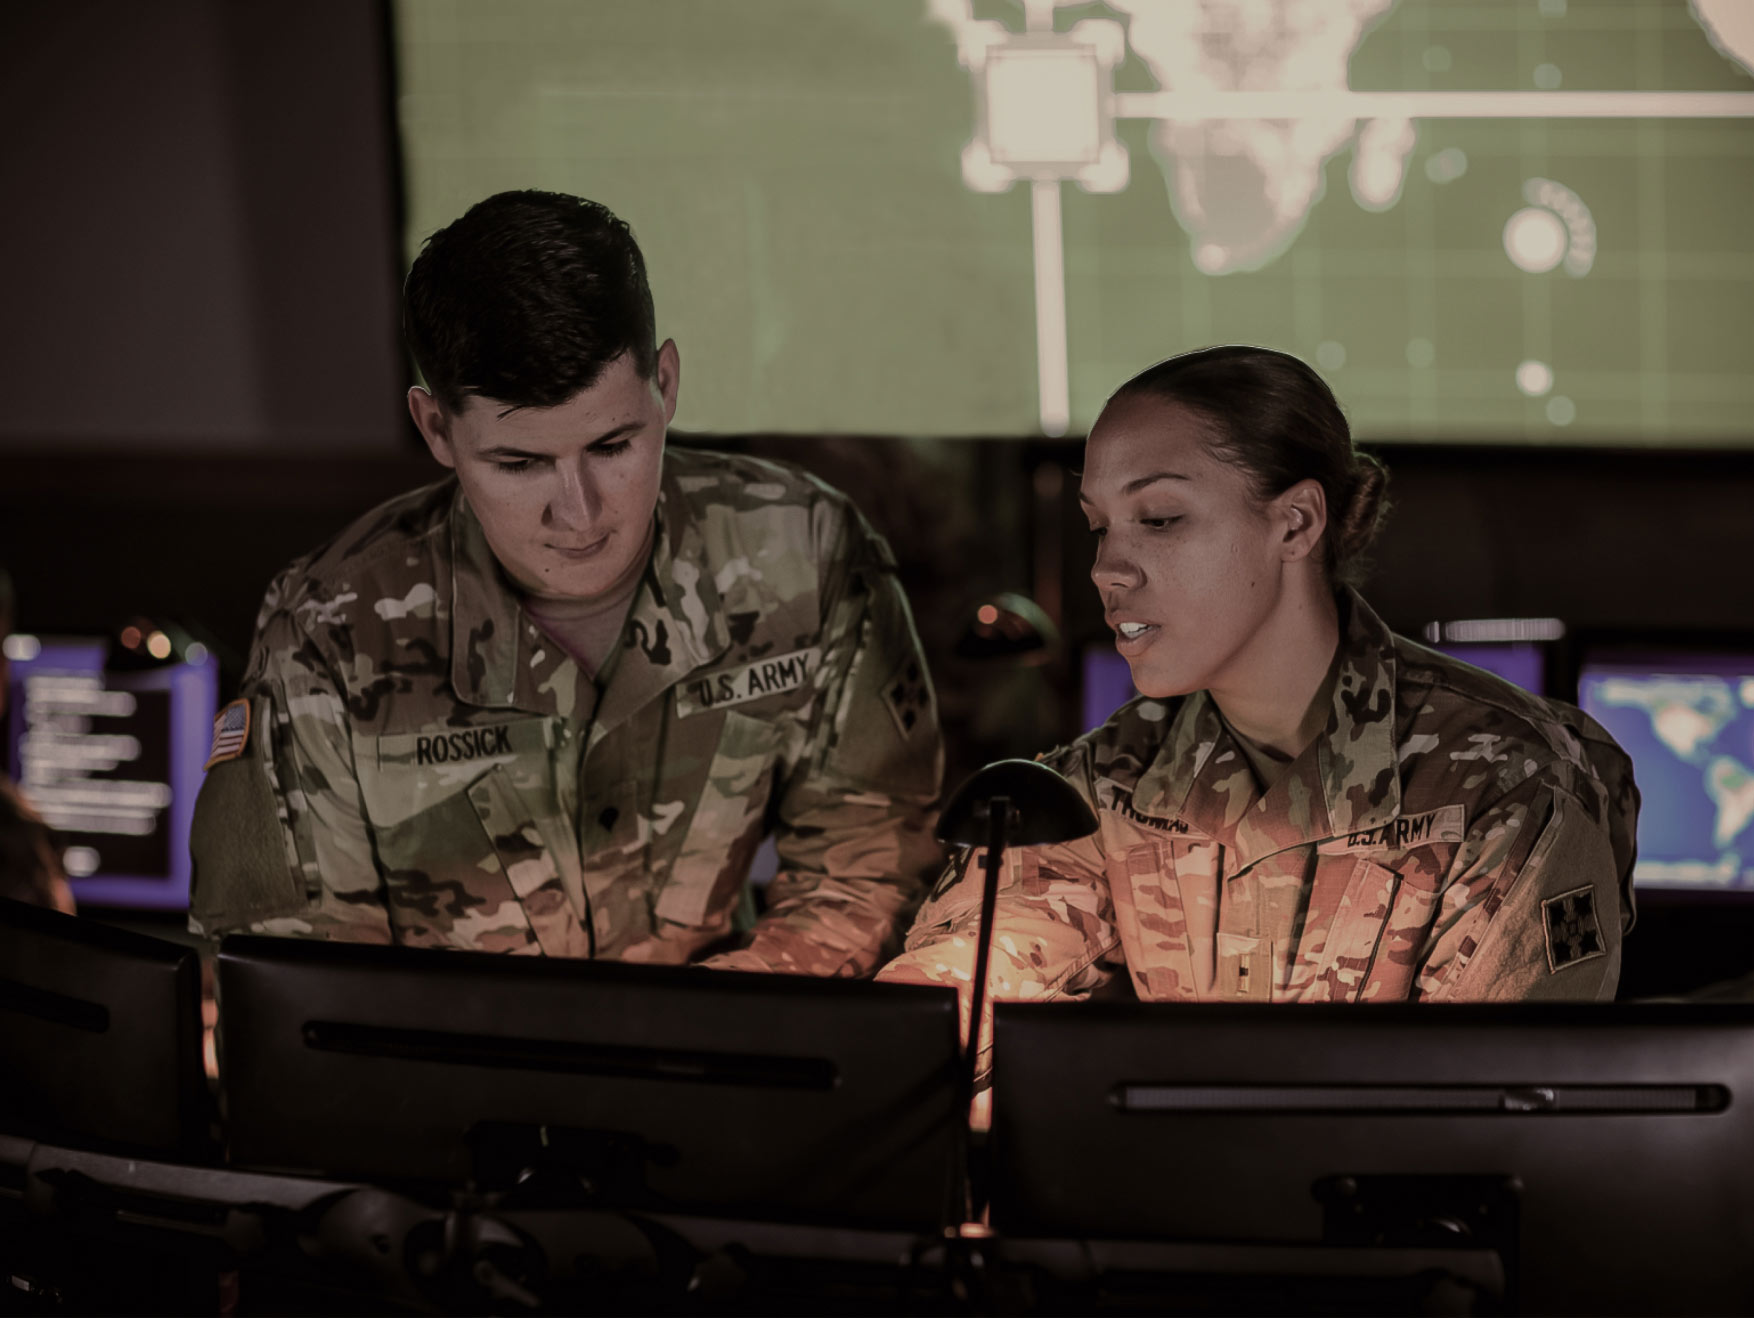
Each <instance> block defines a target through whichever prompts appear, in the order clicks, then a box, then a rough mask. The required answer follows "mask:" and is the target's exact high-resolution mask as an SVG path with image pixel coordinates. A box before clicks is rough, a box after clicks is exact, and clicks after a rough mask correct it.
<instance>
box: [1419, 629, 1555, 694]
mask: <svg viewBox="0 0 1754 1318" xmlns="http://www.w3.org/2000/svg"><path fill="white" fill-rule="evenodd" d="M1432 649H1434V650H1439V651H1441V652H1442V653H1444V654H1447V655H1449V656H1450V657H1451V658H1452V659H1460V660H1461V661H1462V662H1463V663H1465V664H1473V665H1474V667H1476V668H1484V669H1485V670H1486V671H1487V672H1489V673H1492V674H1494V675H1495V676H1498V677H1502V678H1503V679H1504V680H1505V681H1506V682H1509V683H1511V684H1512V685H1514V686H1520V687H1521V688H1522V689H1523V690H1524V691H1527V692H1529V693H1530V694H1531V695H1537V696H1540V695H1545V694H1546V682H1547V654H1546V651H1545V650H1544V649H1543V648H1542V647H1541V646H1540V645H1539V644H1538V643H1537V642H1534V641H1504V642H1482V643H1479V644H1462V643H1453V642H1452V643H1446V644H1443V645H1434V646H1432Z"/></svg>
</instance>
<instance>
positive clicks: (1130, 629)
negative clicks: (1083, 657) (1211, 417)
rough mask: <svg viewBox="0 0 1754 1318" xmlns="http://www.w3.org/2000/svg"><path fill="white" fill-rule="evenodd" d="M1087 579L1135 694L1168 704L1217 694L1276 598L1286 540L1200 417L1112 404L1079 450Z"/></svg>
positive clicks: (1145, 404) (1143, 403)
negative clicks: (1090, 553) (1089, 542)
mask: <svg viewBox="0 0 1754 1318" xmlns="http://www.w3.org/2000/svg"><path fill="white" fill-rule="evenodd" d="M1080 498H1081V502H1082V503H1083V505H1084V513H1085V516H1086V517H1088V518H1089V519H1090V525H1091V528H1092V529H1093V530H1095V531H1096V533H1097V535H1098V537H1099V538H1098V543H1097V551H1096V562H1095V563H1094V564H1093V565H1092V566H1091V569H1090V576H1091V579H1092V580H1093V581H1095V583H1096V588H1097V590H1099V591H1100V592H1101V593H1102V603H1103V611H1104V614H1105V616H1106V617H1107V619H1108V623H1109V626H1110V627H1111V628H1113V629H1114V631H1115V648H1116V649H1118V650H1119V651H1120V652H1121V654H1122V655H1124V656H1125V657H1126V660H1127V664H1128V666H1129V667H1130V668H1131V669H1132V672H1133V685H1134V686H1136V687H1137V688H1138V689H1139V691H1140V692H1141V693H1142V694H1144V695H1148V696H1157V697H1168V696H1177V695H1185V694H1187V693H1188V692H1191V691H1198V690H1201V689H1202V688H1210V687H1214V686H1218V685H1221V684H1222V683H1223V681H1224V678H1225V677H1226V676H1227V674H1229V673H1230V672H1231V671H1232V670H1233V669H1234V668H1235V667H1236V666H1237V664H1238V662H1239V660H1244V659H1245V658H1246V657H1247V656H1248V652H1249V648H1250V642H1251V641H1253V640H1254V639H1255V638H1256V637H1257V635H1258V634H1259V633H1260V632H1261V630H1262V627H1263V624H1264V622H1265V620H1266V619H1267V617H1268V616H1269V615H1270V614H1271V613H1272V611H1273V609H1274V608H1275V607H1276V606H1277V604H1278V602H1279V599H1280V595H1281V568H1282V557H1283V556H1282V553H1281V550H1282V533H1281V527H1280V525H1279V522H1280V519H1279V518H1278V517H1277V516H1275V514H1276V512H1277V511H1278V510H1277V509H1276V507H1275V506H1274V505H1272V504H1269V505H1268V506H1266V507H1262V506H1261V505H1260V504H1258V503H1257V502H1256V500H1255V498H1254V496H1253V493H1252V492H1251V490H1250V487H1249V482H1248V478H1247V476H1246V474H1245V473H1244V472H1243V471H1242V470H1241V469H1239V468H1237V467H1234V466H1232V465H1230V464H1228V463H1225V462H1223V461H1221V460H1219V459H1218V458H1216V457H1214V456H1213V454H1212V452H1211V448H1210V445H1209V444H1208V442H1207V439H1206V435H1205V431H1204V428H1203V426H1202V425H1201V424H1200V421H1199V419H1198V418H1197V417H1195V416H1193V415H1191V414H1190V413H1188V412H1187V411H1185V410H1184V409H1182V408H1180V407H1178V406H1175V405H1174V404H1166V403H1163V402H1160V401H1157V400H1155V399H1151V398H1135V399H1122V400H1119V401H1117V402H1115V403H1112V404H1110V406H1109V407H1108V409H1107V410H1106V411H1104V412H1103V414H1102V416H1101V417H1100V418H1099V419H1098V421H1097V423H1096V425H1095V427H1094V428H1093V429H1092V430H1091V432H1090V439H1089V441H1088V442H1087V443H1086V444H1085V446H1084V475H1083V479H1082V486H1081V495H1080Z"/></svg>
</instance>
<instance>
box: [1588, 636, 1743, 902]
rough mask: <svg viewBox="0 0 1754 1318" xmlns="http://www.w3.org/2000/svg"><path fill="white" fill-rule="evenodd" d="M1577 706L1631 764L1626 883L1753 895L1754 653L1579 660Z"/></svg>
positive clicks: (1677, 654) (1675, 654)
mask: <svg viewBox="0 0 1754 1318" xmlns="http://www.w3.org/2000/svg"><path fill="white" fill-rule="evenodd" d="M1578 703H1579V704H1580V705H1582V706H1583V708H1584V709H1585V710H1586V711H1588V712H1589V713H1590V714H1592V715H1593V716H1594V717H1595V718H1596V720H1597V721H1598V722H1600V723H1601V724H1602V726H1603V727H1605V728H1607V730H1608V731H1609V732H1610V733H1612V734H1613V736H1614V739H1615V740H1616V741H1618V742H1619V743H1620V745H1621V746H1622V747H1624V748H1625V750H1626V752H1627V754H1629V755H1630V756H1631V757H1632V766H1633V773H1634V776H1635V777H1636V778H1637V780H1638V789H1639V792H1640V793H1641V794H1642V796H1643V798H1644V800H1643V805H1642V807H1641V809H1640V811H1639V817H1638V865H1637V868H1636V869H1635V870H1634V871H1633V877H1634V879H1635V880H1636V881H1637V882H1638V883H1641V884H1645V885H1652V886H1654V885H1662V886H1666V887H1692V888H1717V889H1722V888H1749V889H1754V653H1750V654H1747V655H1736V656H1729V655H1722V654H1709V655H1707V654H1698V653H1695V654H1685V653H1671V654H1667V655H1646V656H1643V657H1639V658H1635V659H1634V658H1626V657H1623V656H1619V655H1616V656H1614V657H1612V658H1603V659H1589V660H1586V662H1585V663H1584V665H1583V667H1582V669H1581V671H1580V674H1579V677H1578Z"/></svg>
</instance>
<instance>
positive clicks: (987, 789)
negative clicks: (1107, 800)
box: [938, 760, 1096, 847]
mask: <svg viewBox="0 0 1754 1318" xmlns="http://www.w3.org/2000/svg"><path fill="white" fill-rule="evenodd" d="M995 797H1004V798H1005V799H1006V800H1007V801H1009V802H1010V804H1011V809H1010V817H1009V818H1008V819H1007V820H1006V823H1005V835H1004V841H1005V845H1006V846H1023V847H1033V846H1039V845H1041V844H1042V843H1045V842H1070V841H1072V840H1073V839H1074V838H1081V837H1089V836H1090V835H1091V834H1092V833H1094V832H1096V815H1095V814H1094V813H1093V812H1092V811H1091V809H1090V806H1089V805H1088V804H1086V802H1085V800H1084V798H1083V797H1082V796H1080V795H1078V790H1077V789H1076V788H1075V787H1073V786H1072V784H1071V783H1069V782H1067V781H1066V780H1065V779H1064V778H1062V777H1060V775H1059V774H1057V773H1055V772H1054V771H1053V770H1052V769H1050V768H1048V767H1047V766H1046V765H1045V764H1038V763H1037V762H1036V761H1034V760H998V761H995V762H994V763H992V764H989V765H987V766H986V767H985V768H983V769H977V770H975V772H973V773H972V774H970V775H969V776H968V778H967V779H966V780H965V781H964V782H963V784H962V786H961V787H958V788H957V789H956V791H955V793H954V794H953V795H952V796H951V798H950V800H949V801H948V802H947V803H946V804H945V806H944V812H943V813H942V814H941V815H939V816H938V840H939V841H940V842H948V843H951V844H953V845H956V846H963V847H984V846H986V845H988V843H989V842H990V841H991V828H990V824H989V819H988V805H989V803H990V802H991V801H992V800H993V799H994V798H995Z"/></svg>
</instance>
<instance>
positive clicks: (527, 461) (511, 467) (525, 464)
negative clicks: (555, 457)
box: [493, 458, 536, 473]
mask: <svg viewBox="0 0 1754 1318" xmlns="http://www.w3.org/2000/svg"><path fill="white" fill-rule="evenodd" d="M493 465H494V466H496V467H498V468H499V469H500V470H501V471H504V472H512V473H516V472H520V471H528V470H530V468H531V467H534V466H535V465H536V460H535V459H534V458H519V459H517V460H516V461H515V462H496V463H494V464H493Z"/></svg>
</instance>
